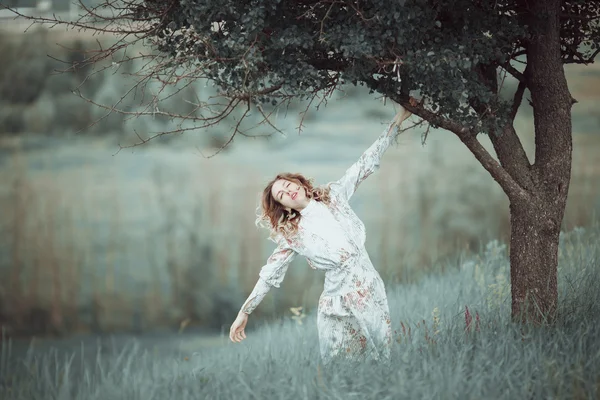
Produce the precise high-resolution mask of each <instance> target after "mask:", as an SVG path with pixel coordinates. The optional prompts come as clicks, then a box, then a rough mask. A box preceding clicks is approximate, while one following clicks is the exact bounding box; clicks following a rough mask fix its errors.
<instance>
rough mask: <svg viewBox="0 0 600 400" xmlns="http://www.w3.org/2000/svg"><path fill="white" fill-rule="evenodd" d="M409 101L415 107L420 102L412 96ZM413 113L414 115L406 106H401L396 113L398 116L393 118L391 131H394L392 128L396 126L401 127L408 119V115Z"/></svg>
mask: <svg viewBox="0 0 600 400" xmlns="http://www.w3.org/2000/svg"><path fill="white" fill-rule="evenodd" d="M408 102H409V103H410V105H411V106H413V107H416V106H417V104H418V102H417V100H416V99H415V98H414V97H411V98H410V99H409V100H408ZM411 115H412V112H410V111H408V110H407V109H406V108H404V107H402V106H400V110H399V111H398V112H397V113H396V116H395V117H394V119H393V120H392V125H391V126H390V132H391V131H392V129H393V128H394V127H395V126H397V127H400V125H401V124H402V122H404V120H405V119H407V118H408V117H410V116H411Z"/></svg>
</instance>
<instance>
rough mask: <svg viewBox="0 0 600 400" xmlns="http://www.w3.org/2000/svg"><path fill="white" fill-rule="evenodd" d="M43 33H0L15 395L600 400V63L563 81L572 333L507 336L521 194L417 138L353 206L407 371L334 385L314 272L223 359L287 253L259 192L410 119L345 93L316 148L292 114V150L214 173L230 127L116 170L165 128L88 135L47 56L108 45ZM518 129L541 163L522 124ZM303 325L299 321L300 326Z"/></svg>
mask: <svg viewBox="0 0 600 400" xmlns="http://www.w3.org/2000/svg"><path fill="white" fill-rule="evenodd" d="M28 35H29V36H27V35H19V34H14V33H6V32H2V31H1V30H0V54H3V55H5V56H4V57H3V58H2V59H1V60H0V67H1V68H2V69H3V70H4V71H8V72H7V73H5V74H4V75H2V76H0V209H2V210H3V212H2V214H1V215H0V325H1V326H2V348H1V355H0V398H2V399H5V398H6V399H14V400H21V399H45V398H53V399H71V398H73V399H76V398H77V399H121V398H122V399H138V398H139V399H152V398H157V399H163V398H165V397H168V398H177V399H187V398H198V397H200V398H207V399H211V398H214V399H221V398H234V397H235V398H257V399H264V398H285V399H288V398H310V399H312V398H327V399H329V398H332V399H333V398H344V399H345V398H360V399H363V398H376V399H385V398H394V399H395V398H444V397H452V398H465V399H470V398H473V399H481V398H500V399H503V398H506V399H515V398H557V399H558V398H569V399H584V398H586V399H587V398H598V397H599V396H600V375H598V373H597V371H598V370H600V368H599V367H600V365H599V364H600V361H599V360H600V353H598V348H600V332H599V331H598V330H599V328H598V326H599V324H598V319H599V313H598V310H599V308H598V304H599V302H598V301H599V300H600V298H599V297H600V290H599V289H600V288H599V287H598V284H597V282H598V281H599V279H598V278H599V277H600V276H599V272H600V268H599V265H598V262H599V261H598V260H600V257H599V256H600V247H599V245H598V243H600V228H599V226H598V224H599V223H600V221H599V219H598V211H599V210H600V151H598V149H599V147H600V136H598V126H599V125H600V113H598V110H597V108H596V102H597V101H598V100H599V98H600V67H598V66H597V65H590V66H585V67H584V66H573V67H569V68H567V69H566V73H567V77H568V81H569V86H570V90H571V92H572V94H573V97H574V98H576V99H577V100H578V103H577V104H576V105H575V106H574V107H573V133H574V137H573V140H574V152H573V170H572V181H571V186H570V191H569V201H568V206H567V211H566V215H565V219H564V221H563V231H564V233H563V235H562V238H561V246H560V265H559V290H560V317H559V321H558V324H557V326H556V327H555V328H552V329H548V328H544V327H542V328H535V329H534V328H529V327H527V328H522V329H519V328H518V327H516V326H514V325H512V324H510V323H509V320H508V319H509V313H510V287H509V283H508V282H509V273H508V261H507V248H506V246H505V245H504V243H506V242H507V239H508V234H509V224H508V202H507V200H506V198H505V195H504V194H503V193H502V191H501V190H500V188H499V187H498V186H497V185H496V184H495V182H494V181H493V180H492V179H491V177H490V176H489V175H488V174H487V173H486V171H484V170H483V168H482V167H481V166H480V165H479V164H478V163H477V162H476V160H475V159H474V157H473V156H472V155H471V154H470V153H469V152H468V150H467V149H466V148H464V146H463V145H462V144H461V143H460V142H459V141H458V140H457V138H456V137H454V136H453V135H452V134H451V133H449V132H444V131H435V130H434V131H432V132H431V133H430V134H429V136H428V138H427V141H426V143H425V144H424V145H423V144H422V142H421V141H422V134H423V129H421V128H415V129H411V130H408V131H406V132H404V133H403V134H402V135H401V136H400V137H399V140H398V144H396V145H394V146H392V148H390V149H389V150H388V152H387V153H386V154H385V156H384V158H383V161H382V166H381V169H380V170H379V171H378V172H377V173H376V174H374V175H373V176H372V177H370V178H369V179H368V180H367V181H365V182H364V183H363V184H362V185H361V187H360V189H359V191H358V192H357V194H356V195H355V197H354V198H353V200H352V203H351V204H352V206H353V208H354V209H355V210H356V212H357V214H358V215H359V217H360V218H361V219H362V220H363V221H364V222H365V225H366V229H367V250H368V252H369V254H370V256H371V259H372V260H373V263H374V265H375V267H376V268H377V269H378V270H379V272H380V273H381V275H382V276H383V278H384V280H385V282H386V287H387V289H388V296H389V302H390V308H391V311H392V320H393V324H394V329H395V339H396V342H395V344H394V352H393V359H392V364H391V365H389V366H367V365H365V366H354V367H353V368H350V367H348V366H337V367H336V368H334V369H323V368H321V367H320V366H319V365H318V347H317V336H316V323H315V314H314V313H315V306H316V301H317V299H318V296H319V294H320V291H321V289H322V281H323V276H322V275H321V274H319V273H317V272H314V271H312V270H311V269H310V268H308V267H307V265H306V262H305V261H304V260H302V259H297V260H296V261H295V262H294V263H293V264H292V266H291V267H290V269H289V272H288V274H287V276H286V279H285V281H284V283H283V285H282V287H281V289H279V290H273V291H272V292H271V293H269V295H268V296H267V298H266V299H265V300H264V301H263V303H262V304H261V305H260V306H259V308H258V309H257V310H256V311H255V313H254V314H253V315H252V317H251V320H250V323H249V329H248V339H247V340H246V341H245V342H243V344H241V345H234V344H232V343H229V342H228V340H227V332H228V329H229V324H231V322H232V321H233V319H234V318H235V315H236V313H237V311H238V310H239V307H240V306H241V304H242V303H243V301H244V300H245V298H246V296H247V295H248V294H249V293H250V291H251V290H252V287H253V285H254V283H255V282H256V279H257V276H258V271H259V269H260V268H261V266H262V265H263V264H264V262H265V260H266V258H267V257H268V255H269V253H270V251H272V249H273V245H272V243H270V242H268V241H267V240H266V236H267V234H266V232H264V231H260V230H258V229H257V228H256V227H255V226H254V219H255V208H256V205H257V200H258V194H259V192H260V191H261V189H262V187H263V186H264V184H265V183H266V182H267V181H268V180H270V179H271V178H272V177H273V176H274V175H275V174H276V173H278V172H282V171H290V172H303V173H304V174H306V175H307V176H312V177H314V178H315V180H316V182H317V183H326V182H328V181H331V180H334V179H337V178H338V177H339V176H340V175H341V174H342V173H343V172H344V170H345V169H346V168H347V167H348V166H349V165H350V164H351V163H352V162H354V161H355V160H356V159H357V158H358V157H359V156H360V154H361V153H362V151H363V150H364V149H366V148H367V146H369V145H370V144H371V143H372V142H373V141H374V140H375V138H376V137H377V136H378V135H379V133H380V132H381V131H382V130H383V129H384V128H385V126H386V123H387V122H388V121H389V120H390V119H391V118H392V116H393V115H394V113H395V107H394V106H393V105H392V104H390V103H389V102H386V103H384V102H382V99H378V98H375V97H373V96H371V95H368V94H367V93H365V92H364V91H362V90H360V89H356V88H350V87H347V88H344V90H343V91H341V92H339V93H336V94H335V95H334V97H333V98H332V99H331V100H330V101H329V102H328V104H327V105H326V106H323V107H322V108H321V109H320V110H319V111H318V112H317V111H316V110H311V111H310V112H309V114H308V117H307V119H306V121H305V122H306V125H305V127H304V130H303V131H302V133H301V134H299V133H298V131H297V127H298V124H299V120H300V118H299V115H298V113H299V112H300V111H302V105H301V104H296V105H294V106H293V107H292V108H291V109H290V110H289V112H288V113H287V114H284V113H283V112H281V113H280V114H278V115H276V117H275V120H274V122H275V123H276V124H277V126H278V127H279V128H280V129H282V131H283V132H284V133H285V135H279V134H274V135H273V136H272V137H270V138H269V139H268V140H267V139H249V138H243V137H240V138H236V140H235V141H234V143H233V144H232V146H230V147H229V148H228V149H227V151H225V152H223V153H221V154H219V155H218V156H216V157H215V158H206V157H204V156H205V155H207V154H211V153H212V152H214V150H215V149H216V148H217V147H218V146H219V145H220V144H221V143H223V140H224V138H225V137H227V135H228V134H229V132H230V129H231V127H232V121H225V123H224V124H223V125H222V126H219V127H218V128H215V129H213V130H208V131H200V132H190V133H187V134H185V135H181V136H174V137H169V138H163V139H161V140H156V141H153V142H151V143H149V144H147V145H145V146H143V147H139V148H134V149H133V150H123V151H118V150H119V144H124V143H125V144H127V143H131V142H132V140H135V138H136V134H135V132H134V130H135V131H137V132H143V133H148V132H150V131H160V130H165V129H168V128H169V127H172V126H171V125H169V124H170V122H169V121H165V120H161V119H159V118H157V119H153V118H143V119H132V120H125V119H123V118H120V117H118V116H114V115H111V116H110V117H108V118H105V119H103V120H102V121H101V122H100V123H98V124H95V125H93V126H92V127H90V128H88V129H84V128H86V127H87V126H88V125H89V124H90V123H92V122H93V121H94V120H96V119H97V118H99V117H100V116H101V114H98V110H97V109H96V108H94V107H92V106H91V105H90V104H89V103H86V102H84V101H83V100H81V99H77V98H76V97H75V96H74V95H72V94H71V93H70V90H69V89H70V88H72V85H73V84H76V83H77V80H78V79H80V78H81V76H78V75H77V74H58V75H57V74H52V73H51V72H52V69H53V68H55V67H56V64H55V63H54V62H53V61H49V59H48V57H47V54H51V55H53V56H57V57H60V56H63V58H64V57H66V58H69V57H71V56H72V53H69V52H63V51H66V50H64V49H63V50H61V49H62V48H59V47H58V46H56V42H60V43H61V44H66V45H69V44H70V45H73V44H75V46H82V48H87V47H86V46H93V45H94V40H90V38H86V37H78V38H73V37H72V36H69V35H65V34H64V33H61V34H56V35H54V34H51V33H48V32H46V31H43V30H42V31H34V32H32V33H30V34H28ZM61 52H63V53H61ZM57 53H59V54H57ZM129 84H130V82H129V81H127V80H126V79H125V78H123V77H121V76H119V75H117V74H110V73H109V74H106V75H105V76H103V77H100V75H95V77H94V78H93V79H91V80H90V82H89V86H86V88H85V90H86V91H87V92H86V94H87V95H89V96H90V97H91V98H93V99H94V100H95V101H96V100H97V101H104V102H111V101H115V100H117V99H118V98H119V89H120V88H123V87H127V85H129ZM193 90H196V91H198V93H202V94H206V93H207V92H209V91H210V90H209V89H207V88H206V85H205V84H204V83H203V82H198V83H197V85H195V86H194V87H193ZM188 94H189V93H188ZM208 94H210V93H208ZM7 99H10V101H8V100H7ZM128 106H129V107H132V109H135V107H136V104H135V102H133V101H132V102H131V103H129V104H128ZM165 106H166V107H174V108H177V107H185V101H184V99H178V100H173V101H172V102H170V103H167V104H166V105H165ZM412 122H414V121H412ZM408 125H410V122H409V124H408ZM82 129H83V131H81V130H82ZM516 129H517V132H518V133H519V135H520V138H521V140H522V141H523V143H524V145H525V148H526V150H527V152H528V154H530V155H531V154H533V151H532V146H533V124H532V116H531V113H530V108H528V107H527V106H524V107H522V109H521V110H520V113H519V115H518V117H517V120H516ZM258 131H259V132H258V133H264V131H263V128H262V127H261V128H259V129H258ZM481 141H482V143H483V144H484V146H486V147H487V148H488V149H490V148H491V146H490V143H489V140H488V139H487V138H485V137H482V138H481ZM297 306H302V307H303V309H304V312H305V313H303V314H302V315H301V316H300V317H297V318H292V317H294V315H293V314H292V313H291V311H290V308H291V307H297ZM299 321H301V322H302V323H300V322H299Z"/></svg>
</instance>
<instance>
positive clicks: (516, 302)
mask: <svg viewBox="0 0 600 400" xmlns="http://www.w3.org/2000/svg"><path fill="white" fill-rule="evenodd" d="M560 4H561V2H560V0H534V1H530V2H528V6H529V12H530V14H529V15H530V18H529V22H530V33H531V39H530V40H529V41H528V43H527V64H528V68H527V73H526V76H525V78H526V80H527V87H528V88H529V90H530V92H531V100H532V104H533V116H534V124H535V162H534V164H533V166H532V167H531V169H530V175H531V178H532V181H533V184H532V187H531V188H529V190H528V192H529V193H530V195H531V199H530V200H529V201H524V200H521V199H516V198H512V199H510V200H511V208H510V214H511V240H510V243H511V248H510V262H511V268H510V269H511V285H512V315H513V318H514V319H517V320H521V321H523V320H524V319H529V318H533V320H534V321H537V322H541V321H542V318H543V317H548V318H550V319H551V320H552V319H553V317H554V312H555V311H556V305H557V302H558V290H557V268H558V238H559V233H560V227H561V224H562V219H563V216H564V211H565V207H566V202H567V192H568V188H569V182H570V178H571V155H572V137H571V134H572V132H571V106H572V98H571V94H570V93H569V88H568V86H567V80H566V77H565V73H564V69H563V63H562V60H561V53H560V23H559V15H560Z"/></svg>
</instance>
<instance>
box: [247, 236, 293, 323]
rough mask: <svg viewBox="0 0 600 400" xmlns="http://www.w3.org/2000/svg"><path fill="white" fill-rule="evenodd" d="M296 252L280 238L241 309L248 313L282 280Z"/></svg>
mask: <svg viewBox="0 0 600 400" xmlns="http://www.w3.org/2000/svg"><path fill="white" fill-rule="evenodd" d="M296 254H297V253H296V252H295V251H294V250H293V249H291V248H290V247H289V246H288V245H287V243H286V241H285V240H283V239H282V240H280V242H279V244H278V246H277V248H276V249H275V250H274V251H273V253H272V254H271V256H270V257H269V258H268V260H267V263H266V264H265V265H264V266H263V267H262V268H261V270H260V273H259V278H258V282H256V285H255V286H254V289H253V290H252V293H250V296H248V299H247V300H246V301H245V302H244V304H243V305H242V308H241V311H242V312H244V313H246V314H250V313H252V311H254V309H255V308H256V307H257V306H258V305H259V304H260V302H261V301H262V300H263V299H264V297H265V296H266V295H267V293H268V292H269V290H271V287H276V288H278V287H279V285H281V282H283V278H284V276H285V273H286V272H287V269H288V266H289V265H290V263H291V262H292V260H293V259H294V258H295V257H296Z"/></svg>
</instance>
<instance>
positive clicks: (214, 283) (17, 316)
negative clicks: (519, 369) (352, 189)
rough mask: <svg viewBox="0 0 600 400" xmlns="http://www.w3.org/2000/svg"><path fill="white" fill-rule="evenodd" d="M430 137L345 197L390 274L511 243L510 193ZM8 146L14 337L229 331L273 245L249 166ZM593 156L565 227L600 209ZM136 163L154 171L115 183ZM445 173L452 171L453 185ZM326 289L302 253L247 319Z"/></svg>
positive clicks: (579, 168)
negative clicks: (113, 160)
mask: <svg viewBox="0 0 600 400" xmlns="http://www.w3.org/2000/svg"><path fill="white" fill-rule="evenodd" d="M407 140H408V139H407ZM13 141H14V140H13ZM11 143H12V142H11ZM436 144H438V145H439V143H436V142H435V141H434V142H433V143H432V148H433V149H434V151H433V155H432V156H431V157H434V158H435V159H436V160H437V161H436V162H437V165H436V164H435V163H434V164H433V165H431V163H432V161H431V160H427V159H426V158H425V160H423V157H422V156H421V155H418V158H419V159H418V160H416V161H414V162H417V161H419V162H421V164H422V165H420V167H419V168H418V169H415V168H413V167H412V166H411V165H412V163H413V161H412V160H411V159H410V158H406V157H407V154H406V153H407V152H413V153H414V150H413V144H407V143H401V145H400V147H399V148H395V149H391V150H390V152H389V153H390V154H389V155H387V154H386V157H387V158H386V159H385V160H384V163H385V167H382V170H381V171H379V172H378V173H377V174H375V175H374V177H373V178H372V179H371V180H368V181H366V182H365V183H364V184H363V185H364V187H361V190H360V191H359V192H358V193H357V194H356V200H355V201H354V200H353V201H354V204H355V205H356V206H357V207H356V208H357V213H358V215H359V216H360V217H361V219H363V221H365V225H366V227H367V232H369V233H368V240H367V249H368V251H369V253H370V255H371V258H372V259H373V262H374V265H376V266H377V268H378V270H379V271H380V273H381V275H382V276H383V278H384V280H385V281H386V282H390V283H392V282H393V283H410V282H416V281H418V280H420V279H423V278H425V277H426V276H428V275H429V274H431V273H433V272H436V271H438V270H440V271H443V270H445V269H447V268H450V269H455V268H456V263H455V264H454V265H452V266H450V265H449V264H448V263H444V262H441V261H443V260H449V259H453V258H454V255H455V254H456V253H457V252H458V253H459V254H463V255H469V254H473V253H477V251H479V248H480V246H481V245H482V244H484V243H486V242H487V241H488V240H490V239H491V238H500V240H502V241H506V240H507V238H508V231H509V226H508V210H507V208H508V204H507V201H506V199H505V198H504V194H503V193H502V192H501V191H500V189H499V188H498V187H497V186H496V185H495V183H494V182H493V181H492V180H491V179H489V177H488V176H487V174H486V172H485V171H484V170H483V169H481V168H480V169H474V168H473V167H472V165H469V164H464V163H463V164H461V163H459V162H455V161H453V159H456V158H458V159H460V153H454V151H455V150H453V149H452V148H450V149H448V147H446V151H447V153H442V154H437V153H436V152H435V145H436ZM583 144H585V147H587V148H594V147H593V146H592V145H590V144H589V143H588V142H585V141H584V142H583ZM459 145H460V144H459ZM14 146H15V147H14V148H13V149H11V150H10V152H9V154H8V155H7V157H6V159H5V160H6V161H5V162H6V168H3V170H2V171H1V173H0V206H2V208H3V209H10V210H12V211H13V212H12V215H10V214H6V215H5V217H3V218H2V219H1V220H0V237H2V241H1V242H0V243H2V244H0V256H1V257H0V320H1V324H0V325H3V326H4V327H5V328H6V329H7V332H8V333H9V334H11V335H17V336H30V335H37V336H39V335H49V334H50V335H65V334H69V333H86V332H87V333H95V334H97V333H103V332H115V331H128V332H137V333H141V332H147V331H149V330H152V329H155V328H165V327H169V328H171V329H178V327H179V326H180V324H181V323H182V321H188V324H189V326H191V327H205V328H210V329H213V330H215V331H217V332H218V331H220V330H223V329H227V326H228V324H229V323H231V316H232V315H235V314H236V313H237V310H238V309H239V307H240V305H241V304H242V303H243V301H244V299H245V298H246V296H247V295H248V293H250V291H251V290H252V287H253V285H254V284H255V282H256V277H257V275H258V271H259V269H260V268H261V266H262V265H263V263H264V260H265V259H266V258H267V257H268V254H269V251H271V249H272V246H271V245H270V244H269V243H268V242H267V241H266V240H265V236H266V233H265V232H263V231H259V230H257V229H256V227H255V226H254V224H253V219H254V218H253V215H254V211H255V210H254V202H253V201H243V202H239V201H237V200H236V199H237V198H238V197H237V195H236V194H237V193H239V192H242V193H250V194H255V193H258V192H259V191H260V190H261V185H262V183H263V182H262V181H261V179H260V178H258V177H257V175H258V174H257V171H250V170H248V171H246V172H245V173H244V177H248V178H249V179H248V180H239V179H236V176H237V175H238V174H239V170H237V169H236V167H235V165H233V166H231V165H228V164H227V161H224V162H219V160H215V159H212V160H209V161H206V162H202V161H198V162H197V161H195V160H194V161H186V162H185V163H183V164H179V163H177V162H175V161H173V160H170V159H169V157H179V158H180V156H179V155H178V154H177V153H175V152H172V151H167V150H163V151H161V152H157V153H152V151H151V150H148V152H147V153H146V152H144V153H142V154H140V155H136V156H135V157H133V158H131V160H132V161H133V162H135V165H133V166H128V165H127V164H116V165H115V166H114V167H112V168H110V169H107V168H105V167H104V165H101V166H100V168H98V166H95V165H94V163H93V162H90V163H89V164H88V163H86V162H83V163H81V164H78V165H79V167H78V168H73V167H72V166H69V167H68V168H65V169H60V168H57V167H55V166H53V163H55V162H67V163H73V162H76V163H79V161H78V160H77V157H81V154H82V153H81V152H82V148H81V145H78V146H73V147H72V149H70V147H69V146H64V147H61V149H60V150H59V149H57V150H56V151H57V152H56V153H53V152H48V151H47V150H46V151H43V150H42V151H39V152H36V151H29V152H26V151H21V150H19V148H18V144H17V145H14ZM88 146H90V145H89V144H88ZM579 150H580V154H581V152H582V151H583V147H582V148H580V149H579ZM85 151H88V150H87V148H86V150H85ZM90 154H91V155H90V156H89V157H90V158H94V157H95V156H94V155H93V154H95V153H93V152H91V153H90ZM357 154H359V151H358V150H357ZM457 154H458V155H457ZM388 156H389V157H388ZM591 157H593V154H592V155H590V156H587V157H579V158H576V159H575V160H574V179H573V184H572V187H571V192H570V198H569V206H568V207H567V217H566V218H565V220H566V221H569V225H570V224H573V223H575V224H577V225H583V224H586V221H590V220H591V216H592V215H593V213H594V211H595V210H598V209H599V207H598V206H595V205H594V203H593V202H594V201H595V202H596V203H597V201H598V199H600V193H599V192H598V190H597V185H596V184H595V182H598V174H597V171H596V170H595V169H590V168H589V167H590V165H592V164H593V165H596V164H597V161H596V160H595V159H593V158H591ZM74 158H75V160H74V161H73V159H74ZM146 159H153V160H159V161H158V162H155V164H149V163H148V162H147V161H145V160H146ZM118 160H119V162H125V160H127V159H126V158H120V159H118ZM472 161H473V160H472ZM140 163H141V164H140ZM32 165H38V167H37V168H38V169H37V170H36V168H34V167H32ZM68 165H69V164H68ZM131 168H136V169H138V170H143V169H148V170H151V171H153V172H148V173H146V174H143V175H142V174H140V175H136V176H135V177H131V178H120V175H122V174H123V175H124V174H127V172H125V171H129V170H131ZM312 168H313V169H314V170H317V169H319V167H318V166H317V167H315V166H312ZM398 168H404V170H403V173H401V174H399V173H397V171H398ZM207 169H208V170H217V169H218V170H219V174H218V175H217V174H214V175H213V174H206V173H205V171H206V170H207ZM440 169H442V170H443V171H444V173H443V174H442V173H439V172H438V171H439V170H440ZM46 171H48V172H46ZM319 172H320V171H319ZM252 173H254V174H255V175H254V177H253V175H252ZM317 176H319V175H317ZM452 176H460V177H461V180H460V184H457V183H456V182H455V181H454V180H453V179H449V178H448V177H452ZM319 178H321V179H320V181H322V180H323V176H322V175H321V176H319ZM409 178H410V179H409ZM122 179H123V180H122ZM325 179H326V178H325ZM198 183H201V184H198ZM130 199H133V201H132V200H130ZM397 205H400V206H397ZM566 225H567V224H566ZM570 228H572V226H566V228H565V229H570ZM321 287H322V276H321V275H320V274H318V273H315V272H314V271H312V270H310V269H308V268H307V267H306V263H305V261H304V260H303V259H301V258H300V259H298V260H296V261H294V264H293V265H292V266H291V267H290V269H289V272H288V275H287V276H286V279H285V281H284V283H283V285H282V289H281V290H275V291H272V293H271V294H270V295H269V296H268V297H267V298H266V299H265V301H264V302H263V304H261V306H260V307H259V308H258V309H257V311H256V314H255V317H256V318H257V319H265V320H269V319H274V318H277V316H278V315H281V313H282V312H285V310H287V309H288V308H289V307H292V306H303V307H304V308H305V309H307V310H310V309H313V308H314V307H316V299H318V296H319V293H320V290H321Z"/></svg>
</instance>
